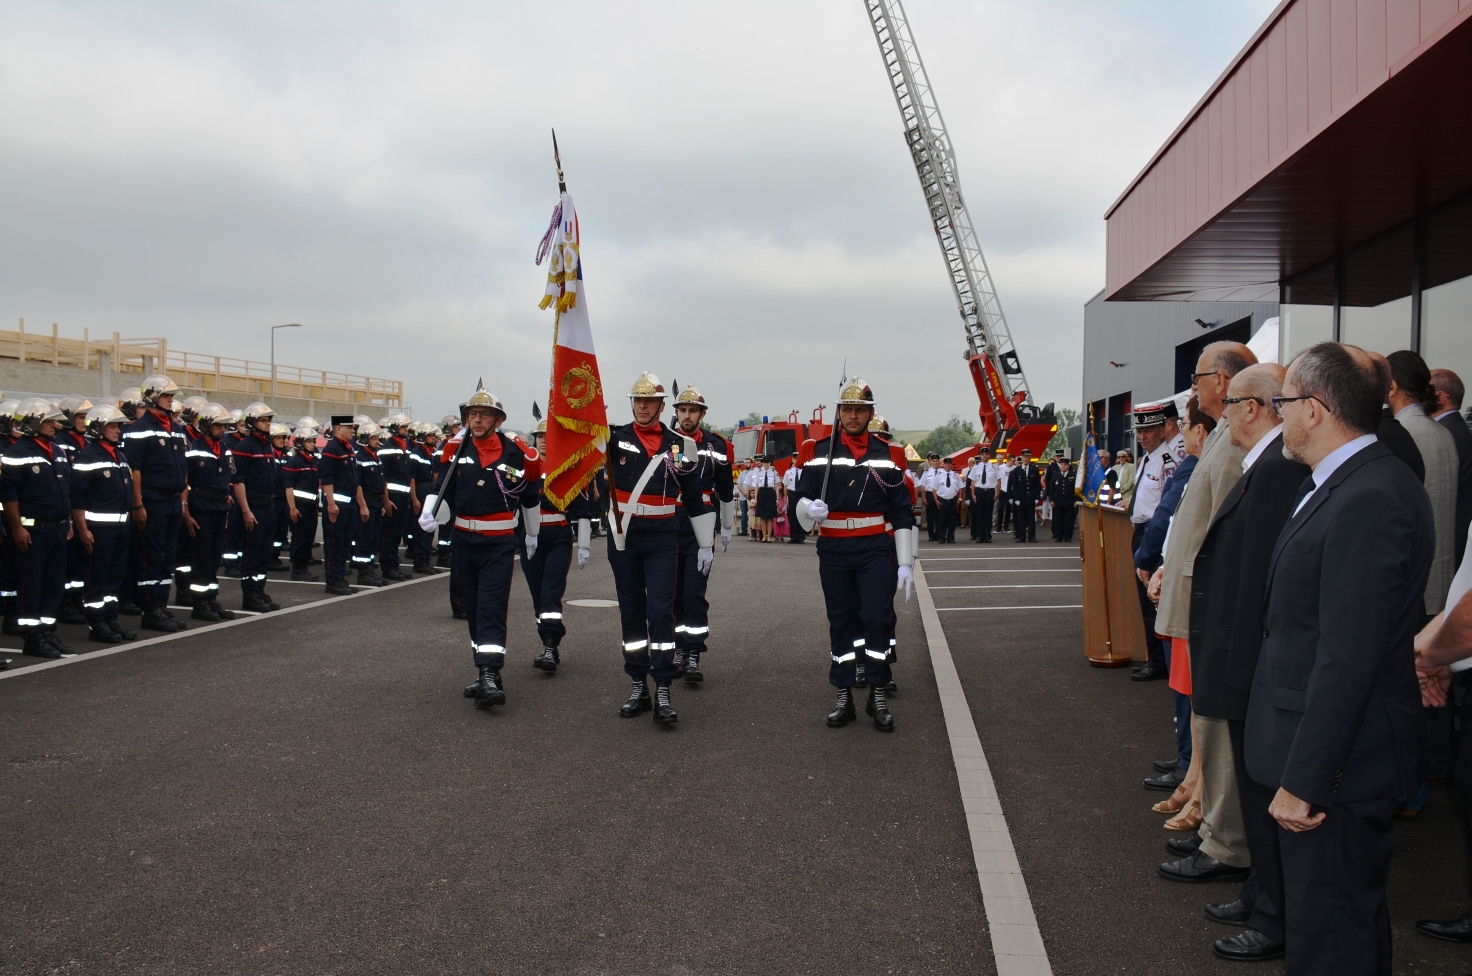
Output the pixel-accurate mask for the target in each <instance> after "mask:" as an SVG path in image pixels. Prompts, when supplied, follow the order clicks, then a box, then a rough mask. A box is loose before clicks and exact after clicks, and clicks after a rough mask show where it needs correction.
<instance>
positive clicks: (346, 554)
mask: <svg viewBox="0 0 1472 976" xmlns="http://www.w3.org/2000/svg"><path fill="white" fill-rule="evenodd" d="M331 422H332V439H331V440H329V441H328V442H327V446H326V447H324V448H322V453H321V455H320V456H319V457H318V459H317V474H318V477H320V478H321V481H322V564H323V569H324V570H325V572H326V574H327V586H326V589H327V592H328V593H331V594H332V595H334V596H348V595H350V594H351V593H352V592H353V588H352V587H351V586H349V585H348V559H349V558H351V556H352V549H353V542H354V541H355V540H356V539H357V538H358V521H359V519H358V512H359V511H360V510H361V508H362V505H363V489H362V488H361V487H360V486H359V484H358V460H357V453H356V452H355V451H354V450H353V418H352V416H351V415H347V414H340V415H334V416H333V417H332V418H331Z"/></svg>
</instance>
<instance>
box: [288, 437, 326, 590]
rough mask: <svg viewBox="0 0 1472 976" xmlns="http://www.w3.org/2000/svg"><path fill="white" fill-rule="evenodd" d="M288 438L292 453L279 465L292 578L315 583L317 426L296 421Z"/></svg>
mask: <svg viewBox="0 0 1472 976" xmlns="http://www.w3.org/2000/svg"><path fill="white" fill-rule="evenodd" d="M302 419H304V420H310V419H311V418H310V417H304V418H302ZM291 441H292V449H291V453H290V454H289V455H288V456H287V458H286V460H285V461H283V462H282V464H281V475H282V482H283V484H282V493H283V494H284V495H285V496H286V517H287V518H288V519H289V520H290V521H291V578H292V580H293V581H295V582H297V583H315V582H317V579H318V577H317V574H316V573H313V572H312V571H311V567H312V545H313V544H314V543H315V542H316V541H317V495H318V492H319V490H320V488H321V485H322V478H321V475H320V474H319V473H318V471H317V463H318V460H319V459H318V457H317V428H316V427H315V426H302V425H300V424H298V426H297V428H296V430H294V431H293V432H292V437H291Z"/></svg>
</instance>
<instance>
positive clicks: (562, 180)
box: [552, 129, 567, 193]
mask: <svg viewBox="0 0 1472 976" xmlns="http://www.w3.org/2000/svg"><path fill="white" fill-rule="evenodd" d="M552 160H553V161H554V162H555V163H557V192H559V193H566V192H567V178H566V177H564V176H563V175H562V153H561V152H560V151H558V149H557V130H556V129H553V130H552Z"/></svg>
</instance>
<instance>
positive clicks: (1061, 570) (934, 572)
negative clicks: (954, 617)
mask: <svg viewBox="0 0 1472 976" xmlns="http://www.w3.org/2000/svg"><path fill="white" fill-rule="evenodd" d="M1082 572H1083V567H1079V568H1078V569H1065V568H1063V567H1062V566H1060V567H1058V568H1057V569H932V570H931V571H930V573H931V575H932V576H939V575H941V574H942V573H1082ZM931 589H935V587H933V586H932V587H931Z"/></svg>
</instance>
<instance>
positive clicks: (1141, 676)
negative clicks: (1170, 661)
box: [1130, 664, 1170, 681]
mask: <svg viewBox="0 0 1472 976" xmlns="http://www.w3.org/2000/svg"><path fill="white" fill-rule="evenodd" d="M1168 677H1170V671H1169V670H1168V669H1167V668H1166V666H1165V665H1163V664H1147V665H1145V666H1144V667H1143V668H1141V669H1140V670H1138V671H1136V672H1135V673H1134V674H1132V675H1130V680H1131V681H1159V680H1160V679H1161V678H1168Z"/></svg>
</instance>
